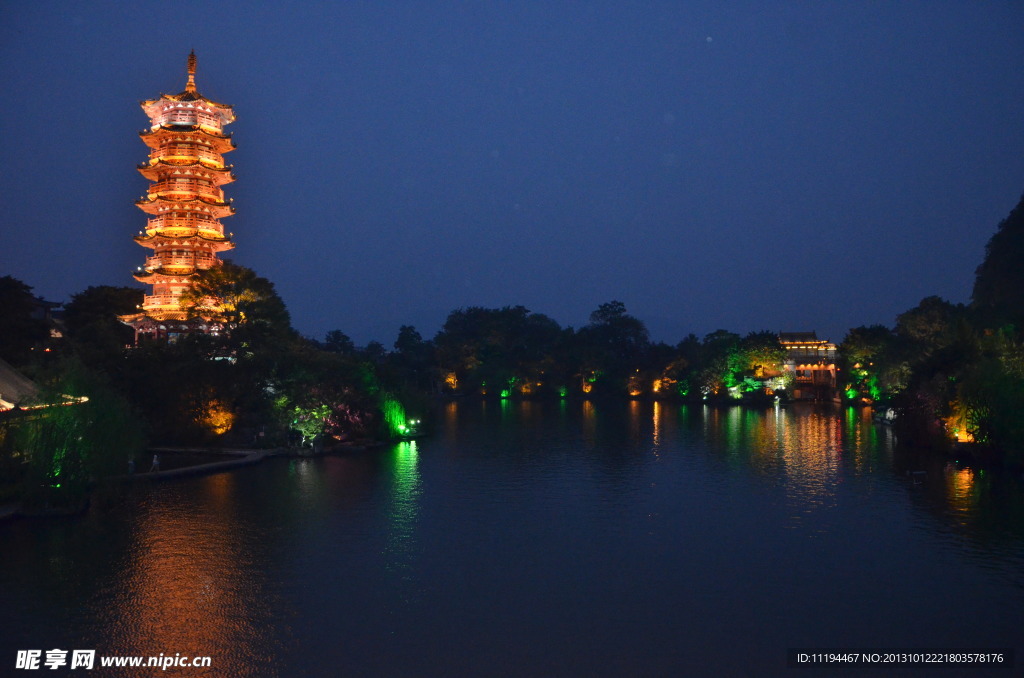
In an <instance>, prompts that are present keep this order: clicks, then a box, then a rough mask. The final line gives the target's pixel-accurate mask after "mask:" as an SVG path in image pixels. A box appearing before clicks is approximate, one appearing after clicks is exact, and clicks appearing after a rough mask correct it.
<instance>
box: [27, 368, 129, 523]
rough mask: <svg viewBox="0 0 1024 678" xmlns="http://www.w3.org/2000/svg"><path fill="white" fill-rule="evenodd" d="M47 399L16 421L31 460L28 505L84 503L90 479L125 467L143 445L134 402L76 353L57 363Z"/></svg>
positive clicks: (44, 396) (47, 385) (48, 506)
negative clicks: (94, 370)
mask: <svg viewBox="0 0 1024 678" xmlns="http://www.w3.org/2000/svg"><path fill="white" fill-rule="evenodd" d="M42 401H43V402H44V403H46V404H47V405H48V406H47V407H45V408H40V409H37V410H32V411H31V412H30V413H28V414H27V415H26V416H24V417H23V418H22V419H21V420H20V421H19V422H18V423H17V424H16V425H15V446H16V448H17V449H18V451H19V452H20V454H22V455H24V456H25V457H26V458H27V460H28V464H27V470H26V471H25V473H24V477H23V478H21V482H22V486H23V488H24V493H23V503H24V506H25V508H26V509H27V510H29V511H32V510H53V509H73V508H76V507H79V506H80V505H81V503H82V502H83V500H84V497H85V496H86V494H87V492H88V489H89V487H90V485H91V484H92V483H94V482H97V481H101V480H103V479H104V478H107V477H110V476H113V475H118V474H122V473H125V472H126V471H127V468H128V460H129V459H130V458H133V457H134V456H135V455H136V454H137V453H139V452H141V450H142V449H143V442H144V438H143V434H142V428H141V425H140V423H139V421H138V420H137V419H136V417H135V416H134V414H133V413H132V410H131V407H130V406H129V405H128V402H127V401H126V400H125V399H124V398H123V397H122V396H121V395H119V394H118V393H116V392H115V391H114V390H113V389H112V388H110V387H109V386H108V385H107V384H106V382H105V380H104V379H103V378H102V377H100V376H99V375H97V374H95V373H93V372H91V371H89V370H88V369H87V368H85V367H84V366H83V365H82V364H81V363H80V362H78V361H77V360H75V359H68V360H66V361H64V362H62V363H61V364H59V365H56V366H54V369H53V371H52V378H50V379H48V380H46V381H44V390H43V394H42Z"/></svg>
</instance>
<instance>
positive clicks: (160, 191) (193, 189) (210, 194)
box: [147, 179, 224, 202]
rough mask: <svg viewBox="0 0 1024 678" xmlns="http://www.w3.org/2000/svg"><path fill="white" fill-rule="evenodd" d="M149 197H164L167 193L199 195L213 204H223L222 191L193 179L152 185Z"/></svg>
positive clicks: (173, 180) (159, 182) (174, 180)
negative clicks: (213, 202)
mask: <svg viewBox="0 0 1024 678" xmlns="http://www.w3.org/2000/svg"><path fill="white" fill-rule="evenodd" d="M147 192H148V193H149V194H150V195H166V194H168V193H183V194H186V195H199V196H202V197H204V198H208V199H212V200H213V201H215V202H224V191H222V190H221V189H219V188H217V187H216V186H213V185H211V184H209V183H205V182H203V181H196V180H194V179H168V180H167V181H158V182H156V183H155V184H152V185H151V186H150V187H149V189H148V191H147Z"/></svg>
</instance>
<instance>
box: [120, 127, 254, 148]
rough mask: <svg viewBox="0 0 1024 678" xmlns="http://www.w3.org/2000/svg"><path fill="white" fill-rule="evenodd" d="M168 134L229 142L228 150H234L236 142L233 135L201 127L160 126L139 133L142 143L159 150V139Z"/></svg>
mask: <svg viewBox="0 0 1024 678" xmlns="http://www.w3.org/2000/svg"><path fill="white" fill-rule="evenodd" d="M167 134H199V135H201V136H204V137H207V138H208V139H210V140H211V141H214V142H218V141H219V142H227V145H226V146H225V149H226V150H234V149H235V148H236V146H235V142H234V141H233V140H232V139H231V133H230V132H227V133H224V134H214V133H213V132H210V131H209V130H205V129H203V128H202V127H201V126H200V125H160V126H159V127H157V128H156V129H144V130H140V131H139V137H140V138H141V139H142V142H143V143H144V144H146V145H147V146H149V147H150V148H153V149H155V148H157V146H156V144H157V143H158V141H159V139H160V138H161V137H163V136H164V135H167ZM218 146H219V144H218Z"/></svg>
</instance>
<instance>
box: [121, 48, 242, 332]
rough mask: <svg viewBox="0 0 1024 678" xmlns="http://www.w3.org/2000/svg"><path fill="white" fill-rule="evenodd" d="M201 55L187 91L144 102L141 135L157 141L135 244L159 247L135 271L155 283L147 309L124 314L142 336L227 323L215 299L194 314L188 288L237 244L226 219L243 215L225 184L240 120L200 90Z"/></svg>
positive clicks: (147, 166)
mask: <svg viewBox="0 0 1024 678" xmlns="http://www.w3.org/2000/svg"><path fill="white" fill-rule="evenodd" d="M195 74H196V55H195V53H194V52H193V53H191V54H189V57H188V83H187V84H186V85H185V91H184V92H181V93H180V94H162V95H160V97H159V98H157V99H150V100H148V101H143V102H142V103H141V106H142V110H143V111H145V112H146V115H147V116H149V120H150V126H149V129H146V130H143V131H142V132H140V133H139V135H140V136H141V137H142V141H143V142H144V143H145V144H146V145H147V146H149V148H150V149H151V150H150V153H149V161H148V162H146V163H143V164H142V165H140V166H139V172H140V173H141V174H142V176H144V177H146V179H148V180H149V181H150V182H152V183H151V184H150V186H149V190H148V191H147V192H146V195H144V196H142V198H140V199H139V200H137V201H136V202H135V204H136V205H138V207H139V209H141V210H142V211H143V212H145V213H146V214H148V215H149V220H148V222H147V223H146V229H145V230H144V231H139V234H138V235H137V236H135V241H136V242H137V243H139V244H140V245H142V246H143V247H147V248H149V249H151V250H153V254H152V256H149V257H147V258H146V263H145V265H143V266H140V267H139V268H138V270H137V271H136V273H135V279H136V280H138V281H139V282H142V283H145V284H147V285H152V286H153V288H152V293H151V294H147V295H146V296H145V298H144V300H143V302H142V306H141V307H140V308H141V312H139V313H135V314H131V315H124V316H121V320H122V321H123V322H125V323H126V324H128V325H131V326H132V327H133V328H134V329H135V341H136V343H137V342H138V341H139V339H140V338H143V337H150V338H162V337H168V338H172V339H173V338H174V337H176V336H177V335H179V334H182V333H187V332H204V333H210V334H216V333H218V332H219V331H220V330H222V329H223V328H224V323H223V319H222V314H221V307H220V304H219V302H218V300H216V299H208V300H207V301H206V302H205V303H203V304H201V305H200V306H199V308H197V309H195V310H194V311H193V312H192V313H191V315H192V317H189V315H190V314H189V313H188V312H186V311H185V310H184V309H182V307H181V304H180V303H179V302H180V299H181V295H182V293H183V292H184V291H185V290H187V289H188V288H189V285H190V283H191V280H192V278H193V277H194V276H195V274H196V273H197V272H198V271H203V270H205V269H208V268H210V267H212V266H217V265H219V264H220V259H219V258H218V257H217V254H218V253H220V252H224V251H225V250H229V249H231V248H233V247H234V243H232V242H231V238H230V236H231V234H230V233H225V232H224V226H223V225H222V224H221V222H220V220H221V219H222V218H224V217H228V216H231V215H232V214H234V213H235V210H234V208H233V207H231V201H230V200H227V199H225V197H224V190H223V189H222V186H224V185H225V184H227V183H230V182H232V181H234V180H235V175H234V174H232V172H231V170H232V166H231V165H225V164H224V154H225V153H227V152H228V151H231V150H234V148H235V144H234V142H233V141H232V140H231V135H230V134H225V133H224V131H223V129H224V126H225V125H227V124H230V123H232V122H234V120H235V113H234V111H233V110H232V109H231V106H229V105H227V104H222V103H218V102H216V101H212V100H210V99H207V98H206V97H204V96H203V95H202V94H200V93H199V92H197V91H196V84H195Z"/></svg>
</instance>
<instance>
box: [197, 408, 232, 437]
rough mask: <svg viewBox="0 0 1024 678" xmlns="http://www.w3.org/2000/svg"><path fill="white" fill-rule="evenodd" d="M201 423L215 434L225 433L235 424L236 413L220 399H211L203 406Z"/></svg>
mask: <svg viewBox="0 0 1024 678" xmlns="http://www.w3.org/2000/svg"><path fill="white" fill-rule="evenodd" d="M201 423H202V425H203V427H204V428H206V429H207V430H208V431H210V432H211V433H213V434H215V435H219V436H221V435H224V434H225V433H227V432H228V431H230V430H231V427H232V426H234V424H235V413H234V412H232V411H231V410H230V409H228V407H227V406H225V404H224V403H223V402H222V401H220V400H216V399H214V400H211V401H209V402H208V403H206V407H205V408H203V415H202V419H201Z"/></svg>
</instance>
